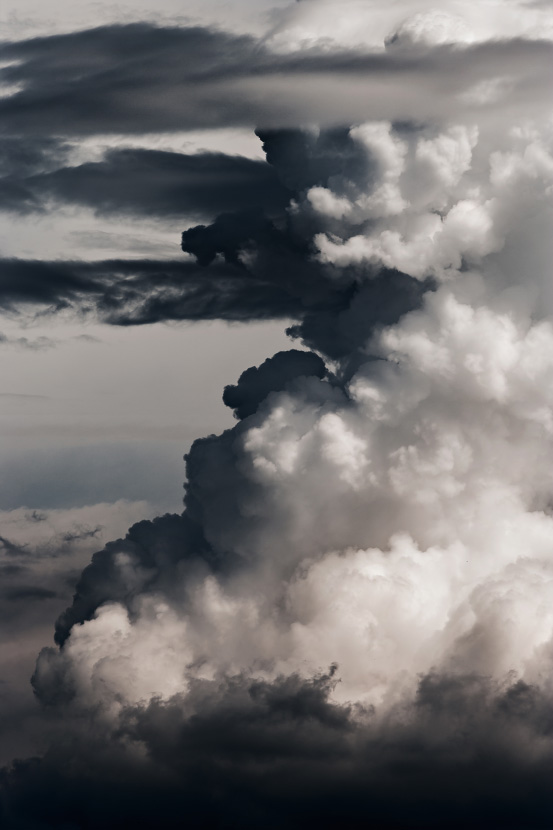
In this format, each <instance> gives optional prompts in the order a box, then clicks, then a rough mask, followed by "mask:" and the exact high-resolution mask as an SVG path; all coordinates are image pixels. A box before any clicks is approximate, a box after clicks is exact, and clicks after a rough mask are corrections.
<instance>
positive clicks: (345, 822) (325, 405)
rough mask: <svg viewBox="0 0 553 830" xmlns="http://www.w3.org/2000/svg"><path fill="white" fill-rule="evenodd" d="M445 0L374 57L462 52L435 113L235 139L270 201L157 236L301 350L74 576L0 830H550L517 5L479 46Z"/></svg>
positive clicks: (550, 623)
mask: <svg viewBox="0 0 553 830" xmlns="http://www.w3.org/2000/svg"><path fill="white" fill-rule="evenodd" d="M317 5H318V4H317V3H314V2H311V3H309V2H305V3H302V4H300V6H299V7H298V8H297V9H296V10H294V13H293V15H292V13H290V16H289V18H288V19H287V20H285V21H284V22H283V23H282V25H281V26H280V27H276V28H275V31H274V32H273V33H272V34H271V38H270V39H269V41H268V43H269V44H272V47H271V48H274V50H275V51H274V54H275V55H276V56H280V57H278V59H279V60H280V59H281V58H282V54H283V52H284V51H285V50H284V47H283V42H284V41H285V40H286V38H285V33H286V32H290V31H294V32H297V31H300V32H301V27H300V30H298V29H297V26H299V25H300V23H301V24H302V25H303V23H304V22H305V19H306V15H307V12H305V11H304V9H306V8H307V7H311V6H317ZM329 5H331V4H328V3H320V4H319V5H318V8H317V14H318V15H319V17H318V18H317V20H320V21H323V23H324V20H325V19H326V18H325V14H327V12H328V7H329ZM346 5H347V4H346ZM353 5H355V4H352V8H353ZM357 5H361V4H357ZM366 5H367V6H369V5H372V4H370V3H367V4H366ZM404 5H405V4H404ZM450 5H451V6H452V10H451V14H450V13H449V10H448V9H446V10H445V11H439V12H437V11H432V10H428V9H422V10H420V9H417V10H415V12H416V13H414V14H411V15H407V14H405V16H404V17H403V18H402V19H401V20H398V21H397V23H396V24H394V26H393V27H390V26H388V28H387V29H385V31H384V29H383V32H384V34H385V42H383V43H382V44H381V47H380V49H381V51H380V52H379V53H378V55H377V56H376V58H375V60H376V59H377V60H378V61H385V60H389V61H390V62H391V63H390V66H391V67H392V69H391V70H390V71H391V72H392V74H393V71H399V70H398V69H397V67H398V66H399V65H400V64H401V65H402V66H403V68H405V65H406V64H408V63H409V62H412V64H413V67H414V71H415V70H416V72H415V75H416V79H415V82H414V84H415V86H416V84H417V83H418V80H417V79H419V75H418V74H417V73H418V72H419V71H420V72H422V73H423V75H424V77H425V83H426V84H427V86H428V88H429V89H430V90H431V88H432V86H433V85H435V88H436V94H437V95H442V94H443V90H442V89H441V88H440V77H439V75H436V74H434V75H433V74H432V72H433V69H432V67H433V65H435V66H437V67H440V66H443V65H448V64H449V65H451V66H454V65H455V64H457V65H461V64H463V65H469V64H470V55H471V54H473V55H474V59H475V60H477V61H480V64H482V62H483V61H484V60H485V61H486V62H487V66H488V71H487V75H486V77H484V78H482V77H478V78H476V79H473V78H472V77H469V79H468V82H467V85H466V88H464V89H457V90H456V91H455V92H454V93H451V95H453V96H454V100H451V98H450V99H448V100H449V103H448V105H447V107H446V108H445V110H444V115H443V118H440V117H439V115H438V114H437V113H436V112H434V114H433V117H432V118H430V117H426V115H425V116H424V117H422V116H421V118H420V119H414V118H413V116H412V113H411V112H410V113H408V114H407V115H406V117H405V119H400V118H399V117H398V118H393V119H385V118H382V117H378V118H376V119H370V118H367V117H363V118H362V119H361V118H360V119H359V120H358V121H356V122H355V123H352V124H348V125H346V126H340V125H339V124H336V123H335V124H329V123H325V124H322V125H320V126H316V125H315V126H314V125H304V126H301V127H297V128H293V127H290V126H288V127H287V128H286V129H280V128H277V127H275V126H274V125H269V127H260V128H259V129H258V135H259V137H260V140H261V141H262V142H263V145H264V149H265V153H266V157H267V161H268V163H269V164H270V165H271V166H272V168H273V170H274V171H275V173H276V174H277V176H278V178H279V180H280V183H281V184H282V185H283V186H284V187H285V188H286V189H287V191H289V193H290V199H289V201H288V203H287V204H286V206H285V207H284V208H283V207H281V206H277V207H275V208H274V209H273V210H272V211H271V212H270V214H268V213H266V214H265V215H261V214H260V213H259V212H251V211H248V210H247V209H246V210H243V211H240V212H235V213H225V214H222V215H220V216H219V217H218V218H217V219H216V220H215V221H214V222H213V223H212V224H210V225H206V226H204V225H200V226H197V227H193V228H191V229H189V230H187V231H185V233H184V234H183V249H184V251H185V252H186V253H187V254H188V255H189V256H191V257H195V258H196V260H197V261H198V263H199V264H200V266H201V267H202V268H203V269H204V270H205V274H206V278H208V277H209V274H210V273H211V270H212V269H217V268H221V267H223V263H224V264H225V267H229V268H232V269H234V272H235V273H236V274H238V275H239V276H240V279H241V280H242V282H243V283H244V284H245V285H246V286H247V285H249V284H251V285H252V289H253V288H257V287H258V286H259V285H262V286H273V287H275V290H276V288H278V290H279V291H280V292H281V293H283V294H286V296H289V297H292V298H293V301H294V308H295V309H300V310H301V313H300V312H298V313H297V314H296V317H297V322H296V323H295V324H294V325H293V326H292V327H291V328H290V330H289V332H290V334H291V335H292V336H293V337H294V338H295V339H296V340H297V341H298V345H300V344H301V345H302V348H301V349H299V348H294V349H291V350H290V351H288V352H281V353H279V354H277V355H275V356H274V357H273V358H270V359H269V360H267V361H266V362H265V363H264V364H262V365H261V366H259V367H257V368H250V369H247V370H246V371H245V372H244V373H243V375H242V376H241V377H240V379H239V380H238V382H237V384H236V385H233V386H228V387H227V388H226V390H225V393H224V400H225V402H226V403H227V404H228V405H229V406H230V407H232V408H233V409H234V411H235V414H236V417H237V423H236V425H235V426H234V428H233V429H230V430H227V431H226V432H224V433H223V434H222V435H220V436H210V437H207V438H204V439H201V440H199V441H196V442H195V444H194V445H193V446H192V449H191V451H190V453H189V455H188V456H187V481H186V485H185V490H186V495H185V511H184V513H183V514H182V515H170V516H164V517H161V518H159V519H156V520H155V521H153V522H142V523H139V524H137V525H135V526H134V527H133V528H131V530H130V531H129V533H128V535H127V537H126V538H125V539H123V540H120V541H117V542H113V543H111V544H109V545H107V547H106V548H105V549H104V550H103V551H101V552H99V553H97V554H96V555H95V557H94V559H93V561H92V564H91V565H90V566H89V567H88V568H87V569H86V570H85V571H84V573H83V574H82V576H81V579H80V582H79V584H78V586H77V593H76V595H75V599H74V602H73V605H72V606H71V607H70V608H69V609H68V610H67V611H66V612H65V613H64V614H63V615H62V617H61V618H60V619H59V620H58V623H57V628H56V642H57V647H56V648H52V649H46V650H45V651H43V652H42V654H41V655H40V657H39V659H38V663H37V668H36V672H35V675H34V678H33V684H34V688H35V690H36V694H37V695H38V697H39V699H40V700H41V702H42V703H43V704H44V707H45V710H46V711H47V712H49V713H50V714H49V717H50V718H51V720H52V724H53V725H52V729H53V730H54V733H55V734H57V735H58V738H57V740H55V741H54V742H53V743H52V746H53V748H52V749H51V750H50V751H49V752H48V753H47V754H46V755H45V757H44V758H43V759H41V760H40V761H34V762H21V763H20V764H19V765H17V766H16V767H14V769H13V770H11V772H9V773H6V785H5V791H6V800H5V810H6V811H7V812H6V815H8V816H12V815H13V816H16V815H17V816H19V815H22V816H23V817H24V818H22V819H20V821H21V823H20V824H17V825H14V826H17V827H22V828H27V827H30V828H35V827H37V828H43V827H44V828H46V827H53V826H56V827H61V826H63V827H68V828H69V827H71V828H73V827H78V828H80V827H87V828H96V827H106V828H112V827H113V828H115V827H123V826H133V827H153V826H159V827H162V828H165V827H177V826H178V827H180V826H183V824H184V823H185V821H186V823H187V824H189V826H192V827H204V826H206V827H208V826H209V827H210V826H217V827H249V826H251V827H260V826H269V827H271V826H275V827H281V826H288V827H308V826H309V827H311V826H323V827H327V826H328V827H338V826H344V827H350V826H351V827H358V826H359V827H361V826H362V827H374V828H377V827H378V828H380V827H404V826H405V827H411V826H413V827H418V826H421V827H423V826H424V827H431V826H436V827H445V826H448V827H469V826H470V827H501V828H504V827H547V826H550V822H551V817H552V813H553V800H552V798H551V793H550V783H549V782H550V775H551V772H552V771H553V697H552V695H553V513H552V504H553V467H552V464H551V459H552V455H553V290H552V288H551V261H552V254H553V251H552V244H551V239H552V235H551V230H552V228H553V224H552V194H553V190H552V186H553V156H552V155H551V150H552V121H551V118H550V113H549V111H547V110H546V109H545V108H543V107H542V108H541V110H540V107H537V106H536V102H535V99H534V98H532V96H529V99H530V98H531V100H529V102H528V107H527V108H525V101H524V97H525V95H526V94H527V93H528V89H527V87H526V83H527V77H526V76H525V75H524V73H522V75H520V74H517V71H518V70H517V67H518V66H519V65H520V53H521V52H522V51H523V50H524V49H527V50H528V55H529V57H528V59H527V62H526V66H528V64H529V63H530V62H531V61H532V60H534V57H533V56H535V54H537V52H538V51H539V50H540V49H541V50H548V49H549V42H548V41H546V40H543V41H541V40H539V39H537V36H536V32H535V31H534V29H533V28H532V27H533V26H534V27H535V26H536V25H537V23H536V22H535V21H537V20H538V17H537V15H538V13H541V11H542V10H543V9H542V10H541V11H540V8H539V4H537V3H536V4H527V5H528V8H527V9H526V12H524V8H525V7H524V8H523V6H524V4H519V5H518V6H516V8H515V6H514V5H513V7H512V8H511V6H509V14H510V15H511V17H509V16H508V15H507V17H506V18H505V20H506V22H505V25H506V27H507V29H508V28H509V26H511V28H512V27H513V26H514V23H512V20H515V18H516V14H515V12H516V13H517V14H519V19H520V20H524V21H526V22H527V24H528V25H527V31H524V32H522V35H523V36H524V38H526V39H524V38H523V37H520V38H514V39H513V37H512V35H513V33H512V32H511V31H506V32H505V33H504V37H505V38H507V37H511V40H506V39H504V40H501V41H490V40H489V38H488V37H487V34H486V31H485V27H486V25H488V20H489V9H488V6H487V4H484V5H485V6H486V9H487V11H486V9H485V11H486V13H485V14H484V16H483V24H482V25H483V27H484V31H483V32H480V31H479V30H478V29H474V28H473V23H474V21H473V17H474V16H473V15H472V14H469V15H468V16H467V15H465V18H463V17H459V14H458V12H459V8H458V7H457V6H456V7H455V9H454V8H453V6H454V5H455V4H450ZM530 6H532V8H530ZM421 8H422V6H421ZM517 10H518V11H517ZM372 13H373V14H376V10H375V9H374V8H373V9H372ZM524 13H526V17H524ZM382 17H383V15H382V14H381V15H380V16H379V17H378V25H381V24H382ZM540 19H541V18H540ZM298 21H299V22H298ZM292 24H294V26H296V29H293V27H292V29H291V28H290V27H291V26H292ZM318 25H319V24H318ZM320 25H321V26H322V25H323V24H322V23H320ZM287 27H288V28H287ZM384 28H385V27H384ZM348 31H349V30H348ZM298 37H299V35H298ZM317 37H319V35H317ZM532 38H533V39H532ZM290 42H293V41H292V40H289V41H288V43H290ZM314 44H315V45H313V44H311V47H310V48H312V49H319V50H320V54H321V55H322V56H323V57H322V58H321V60H323V59H324V56H325V55H326V59H328V61H329V62H330V63H332V61H334V68H335V71H339V70H338V68H337V67H338V63H339V62H338V61H337V59H336V57H335V52H334V51H333V50H334V49H335V46H333V44H332V42H331V41H329V39H328V37H327V36H326V34H325V32H324V31H323V32H322V34H320V39H319V40H315V42H314ZM341 48H343V47H341ZM508 49H511V50H512V53H513V55H514V59H513V63H512V66H511V68H510V69H509V67H508V66H507V64H506V60H505V55H506V53H507V50H508ZM471 50H472V52H471ZM340 54H341V55H342V56H343V55H344V54H345V53H344V52H343V51H342V52H340ZM356 54H358V53H356ZM286 55H288V53H286ZM517 55H518V57H517ZM286 59H288V58H286ZM275 60H277V58H275ZM344 60H345V58H344ZM359 60H361V58H359ZM378 66H380V64H378ZM378 66H376V68H375V70H374V71H375V72H377V71H379V70H378ZM421 66H422V69H421V68H420V67H421ZM394 67H396V69H395V70H394ZM363 71H365V70H363ZM367 71H369V70H367ZM402 71H403V70H402ZM469 74H470V73H469ZM362 82H363V74H362V71H361V70H360V75H359V77H358V86H357V87H356V88H355V91H352V94H359V95H362ZM394 83H395V82H394ZM322 93H323V89H322V87H319V89H318V94H322ZM293 94H294V93H293V90H291V91H290V97H291V99H293ZM428 94H430V95H431V94H432V92H431V91H430V92H429V93H428ZM280 103H282V102H280ZM542 103H543V99H542ZM361 108H362V109H363V110H365V109H366V108H367V106H366V102H364V103H363V104H362V107H361ZM375 109H376V110H381V109H382V106H380V105H378V102H377V104H376V105H375ZM333 120H336V119H335V118H334V116H333ZM224 286H225V284H224V283H222V284H221V286H220V290H221V291H224ZM279 296H280V295H279ZM254 313H255V310H252V315H253V314H254ZM306 349H307V350H306ZM61 732H63V737H62V738H60V737H59V736H60V734H61ZM30 795H31V796H33V797H34V799H35V802H34V803H35V804H36V799H37V798H39V797H41V798H43V801H42V807H41V809H40V810H38V811H37V810H36V809H35V808H31V807H29V803H30V800H31V801H32V799H29V796H30ZM60 815H61V816H62V817H63V821H62V822H61V823H58V824H55V823H53V822H54V821H58V822H60V819H59V816H60ZM53 816H55V817H56V818H55V819H54V818H53ZM83 816H86V820H85V819H84V818H83ZM25 822H27V823H25ZM63 822H65V823H63ZM79 822H80V823H79Z"/></svg>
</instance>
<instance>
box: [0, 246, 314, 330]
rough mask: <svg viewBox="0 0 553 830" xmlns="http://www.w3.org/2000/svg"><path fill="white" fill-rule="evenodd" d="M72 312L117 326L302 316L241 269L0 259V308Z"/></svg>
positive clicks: (280, 292)
mask: <svg viewBox="0 0 553 830" xmlns="http://www.w3.org/2000/svg"><path fill="white" fill-rule="evenodd" d="M22 305H37V306H39V307H45V308H46V309H47V310H50V311H57V310H60V309H63V308H70V307H71V308H74V309H75V310H77V311H82V312H91V313H94V314H97V315H98V316H99V317H100V319H102V320H103V321H105V322H108V323H113V324H115V325H138V324H143V323H154V322H158V321H162V320H213V319H222V320H255V319H257V320H264V319H278V318H281V319H282V318H287V317H296V316H298V315H301V311H302V303H301V300H300V299H299V298H298V297H294V296H290V295H289V294H288V293H287V292H286V291H285V290H284V289H283V288H282V287H281V286H279V285H272V284H271V283H270V282H268V281H263V280H255V279H252V278H251V276H250V275H249V274H248V272H247V271H245V269H239V268H236V267H233V266H229V265H227V264H226V263H214V264H212V265H211V266H210V268H209V270H205V269H203V268H201V267H199V266H198V265H197V264H196V263H194V262H191V261H182V260H181V261H170V260H159V261H155V260H105V261H100V262H82V261H76V262H70V261H58V262H41V261H35V260H17V259H9V260H0V306H2V307H3V308H4V309H10V310H12V309H15V308H18V307H21V306H22Z"/></svg>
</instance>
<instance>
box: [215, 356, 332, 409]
mask: <svg viewBox="0 0 553 830" xmlns="http://www.w3.org/2000/svg"><path fill="white" fill-rule="evenodd" d="M325 375H326V366H325V364H324V362H323V361H322V360H321V358H320V357H319V356H318V355H316V354H314V353H313V352H300V351H298V350H297V349H291V350H290V351H287V352H277V354H275V355H273V357H268V358H267V360H265V362H264V363H262V364H261V366H257V367H256V366H252V367H251V368H249V369H246V371H245V372H242V374H241V375H240V377H239V379H238V383H237V384H236V385H235V386H225V391H224V393H223V401H224V403H225V404H226V405H227V406H229V407H230V408H231V409H234V414H235V416H236V417H237V418H247V416H248V415H253V413H254V412H255V411H256V410H257V407H258V406H259V404H260V403H261V402H262V401H263V400H265V398H266V397H267V395H268V394H269V393H270V392H279V391H280V390H282V389H285V388H286V386H287V385H288V383H290V382H291V381H293V380H294V379H295V378H298V377H302V376H308V377H310V376H314V377H317V378H323V377H324V376H325Z"/></svg>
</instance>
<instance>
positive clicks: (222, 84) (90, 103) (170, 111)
mask: <svg viewBox="0 0 553 830" xmlns="http://www.w3.org/2000/svg"><path fill="white" fill-rule="evenodd" d="M551 50H552V46H551V43H550V42H548V41H527V40H523V39H520V40H511V41H498V42H490V43H485V44H476V45H473V46H470V47H466V48H462V49H459V48H456V47H452V46H440V47H435V48H433V49H428V48H425V49H424V50H417V49H414V50H413V49H412V50H408V51H402V50H399V51H397V52H396V51H389V52H384V53H378V54H376V53H360V52H351V51H349V52H348V51H342V52H329V51H328V50H327V51H321V50H318V49H317V48H315V47H314V48H312V49H307V50H303V51H302V52H301V53H292V54H276V53H271V52H270V51H269V50H268V49H267V48H266V47H265V46H264V45H263V44H262V43H260V42H258V41H256V40H255V39H254V38H252V37H248V36H236V35H232V34H228V33H225V32H222V31H216V30H212V29H206V28H199V27H189V28H169V27H165V28H163V27H156V26H152V25H150V24H147V23H133V24H129V25H113V26H103V27H99V28H97V29H92V30H87V31H82V32H73V33H70V34H66V35H54V36H50V37H41V38H34V39H32V40H27V41H19V42H11V43H3V44H2V45H0V56H1V57H2V59H3V60H5V61H12V62H13V63H11V64H10V65H8V66H5V67H4V68H3V69H2V70H1V73H2V77H3V79H4V81H5V83H8V84H12V85H19V86H21V87H22V89H21V91H19V92H17V93H15V94H14V95H12V96H10V97H7V98H4V99H2V101H1V102H0V123H1V124H2V130H3V132H4V133H8V134H14V133H22V134H23V133H28V134H32V133H33V132H34V131H35V130H36V127H37V123H39V122H40V125H41V131H42V132H47V133H50V134H52V135H67V134H68V133H70V134H72V135H94V134H99V133H106V132H118V133H121V132H123V133H137V132H138V133H140V132H144V131H151V130H152V126H153V125H155V129H156V130H157V131H172V130H182V129H195V128H201V129H205V128H210V127H224V126H227V127H228V126H239V125H242V126H244V125H245V126H250V127H254V126H256V125H259V124H262V125H265V126H273V127H282V126H290V127H295V126H297V125H298V123H302V122H305V123H313V122H318V123H321V124H323V125H324V124H326V125H327V126H328V125H331V124H340V123H354V122H358V121H360V120H363V119H365V118H368V117H372V118H376V117H390V118H395V117H401V116H404V115H405V113H409V114H410V115H411V117H415V118H416V117H423V118H426V117H432V114H433V115H434V116H436V117H438V116H439V114H440V111H441V109H443V107H445V106H451V102H452V101H453V100H454V99H455V97H456V96H457V95H458V94H459V93H462V92H463V91H464V90H465V89H467V88H469V87H472V86H474V85H475V84H477V83H478V82H479V81H481V80H484V79H486V78H487V77H489V76H490V75H496V76H499V75H502V74H506V73H507V74H511V73H512V72H513V71H514V69H515V68H516V72H517V75H518V76H520V77H521V81H520V85H519V86H518V87H517V89H515V91H514V93H513V94H514V99H513V100H514V101H515V102H516V101H517V100H522V99H521V96H524V95H525V89H526V88H527V87H528V86H529V85H533V86H534V90H535V94H536V97H537V98H540V99H542V100H547V90H548V88H549V87H548V84H547V83H546V80H545V78H546V77H547V73H548V66H550V61H551ZM436 77H439V78H440V83H439V84H438V85H437V86H436V84H435V83H434V81H433V80H432V79H433V78H436ZM383 80H384V81H386V83H390V82H393V83H394V84H395V85H396V86H397V89H396V92H397V95H394V96H383V95H382V88H381V86H380V83H381V82H382V81H383ZM407 81H408V83H407ZM417 81H418V84H417V83H416V82H417ZM313 83H324V84H325V85H326V86H329V85H330V91H331V92H332V94H329V95H327V96H325V99H324V107H321V105H320V103H317V97H318V96H313V89H314V87H313ZM359 84H360V85H361V88H364V90H365V94H364V95H363V96H358V95H352V94H349V95H348V94H347V92H348V89H349V90H350V92H351V89H352V85H354V86H358V85H359ZM371 84H375V86H371ZM403 84H406V88H405V89H404V90H403V92H402V85H403ZM417 87H420V89H421V90H423V91H424V90H425V89H426V90H427V91H433V92H434V100H432V97H430V98H429V99H428V100H427V98H425V96H424V95H419V94H418V93H417V92H416V90H417ZM394 98H396V99H397V103H395V104H394V103H393V99H394ZM448 102H449V104H448ZM527 103H528V101H527V99H526V104H527ZM207 104H209V105H207ZM457 106H458V103H457ZM394 110H395V115H394V114H393V113H394Z"/></svg>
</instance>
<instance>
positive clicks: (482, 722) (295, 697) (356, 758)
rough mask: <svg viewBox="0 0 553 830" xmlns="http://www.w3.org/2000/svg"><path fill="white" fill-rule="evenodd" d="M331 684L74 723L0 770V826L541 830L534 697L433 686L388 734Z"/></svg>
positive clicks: (545, 708) (475, 686) (193, 698)
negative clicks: (103, 724) (97, 727)
mask: <svg viewBox="0 0 553 830" xmlns="http://www.w3.org/2000/svg"><path fill="white" fill-rule="evenodd" d="M57 682H58V684H59V689H60V690H61V689H62V688H63V685H62V679H61V678H58V681H57ZM337 683H339V668H338V669H337V668H336V667H335V666H332V667H331V668H330V670H329V671H328V672H325V673H322V674H319V675H316V676H314V677H312V678H307V679H305V678H300V677H298V676H297V675H289V676H280V677H277V678H276V679H275V680H274V681H272V682H268V681H263V680H252V679H251V678H248V677H244V676H242V675H237V676H234V677H229V678H221V679H217V680H212V681H208V680H196V681H193V682H192V683H191V686H190V689H189V691H188V693H187V695H186V697H182V696H179V695H177V696H175V697H174V698H172V699H171V700H169V701H168V702H166V703H163V702H161V701H158V700H153V701H152V702H150V703H149V704H148V705H145V706H136V707H129V708H127V709H126V710H125V712H124V714H123V716H122V718H121V721H120V727H119V734H118V740H113V739H112V740H109V741H105V740H104V739H103V736H100V735H99V734H98V733H94V732H91V731H90V729H88V728H87V727H86V721H83V720H82V719H81V720H80V719H79V718H78V717H77V718H75V719H74V720H73V719H72V718H71V715H70V714H68V715H67V717H66V719H65V721H64V728H65V730H66V732H65V737H64V738H62V736H61V735H60V740H59V741H58V742H56V743H55V744H54V745H52V747H51V748H50V750H49V751H48V753H47V754H46V755H45V757H44V758H42V759H41V760H38V759H34V760H30V761H24V762H22V761H19V762H15V763H14V764H13V765H12V767H11V769H9V770H4V772H3V775H2V793H3V800H2V810H3V812H2V817H3V820H4V822H5V826H8V827H10V829H11V828H12V827H13V828H20V827H21V828H26V830H39V829H41V830H42V829H44V828H54V827H55V828H59V827H66V826H67V827H71V828H73V827H74V828H84V827H86V828H87V830H96V829H97V828H98V830H99V828H102V830H104V828H109V830H111V829H112V828H113V829H115V828H120V827H122V826H132V827H137V828H143V830H145V829H146V828H150V827H152V826H161V827H164V828H165V827H167V828H172V827H175V828H176V827H180V826H182V822H183V817H186V822H187V823H188V824H190V825H191V826H194V827H205V828H211V827H218V828H225V827H228V828H239V827H260V826H263V827H274V828H281V827H284V826H286V827H291V828H295V829H296V830H299V828H306V827H322V828H336V827H349V828H357V827H359V828H360V827H364V828H374V830H382V828H386V829H387V830H391V828H399V827H424V828H428V827H435V828H443V827H446V826H447V827H452V828H457V830H461V828H463V830H468V828H469V827H470V828H471V830H472V829H473V828H475V829H476V830H484V828H486V830H489V828H497V830H499V828H502V830H505V828H518V830H521V828H536V829H537V828H546V827H549V826H550V824H551V817H552V815H553V812H552V811H553V799H552V797H551V787H550V777H551V774H552V772H553V758H552V757H551V755H550V754H549V753H547V752H543V753H541V754H540V753H538V754H536V753H533V752H532V751H531V750H530V751H529V747H530V746H531V743H532V742H536V741H540V740H543V739H544V738H545V737H547V736H549V735H550V733H551V730H552V726H553V710H552V708H551V703H550V702H549V701H548V700H546V699H545V697H544V696H543V695H542V694H541V693H540V692H539V691H537V690H536V689H535V688H534V687H532V686H528V685H526V684H523V683H521V682H513V683H512V684H511V685H509V686H507V687H506V688H496V687H494V685H493V684H492V683H491V682H490V681H489V680H487V679H486V678H485V677H482V676H476V675H474V676H473V675H467V676H463V675H459V676H448V675H427V676H425V677H423V678H421V681H420V686H419V690H418V694H417V697H416V699H415V701H414V703H412V704H409V705H408V706H405V707H404V709H403V711H402V713H401V717H399V718H398V719H397V720H396V721H395V722H387V723H386V724H385V725H384V726H383V725H379V723H378V720H377V719H376V718H375V713H374V712H373V711H372V710H370V709H368V710H363V709H362V708H360V707H354V706H348V705H338V704H336V703H333V702H332V701H331V699H330V696H331V694H332V692H333V690H334V689H335V688H336V685H337ZM133 745H136V746H139V747H141V751H140V752H139V753H135V752H133V749H132V747H133ZM85 817H86V818H85Z"/></svg>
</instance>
